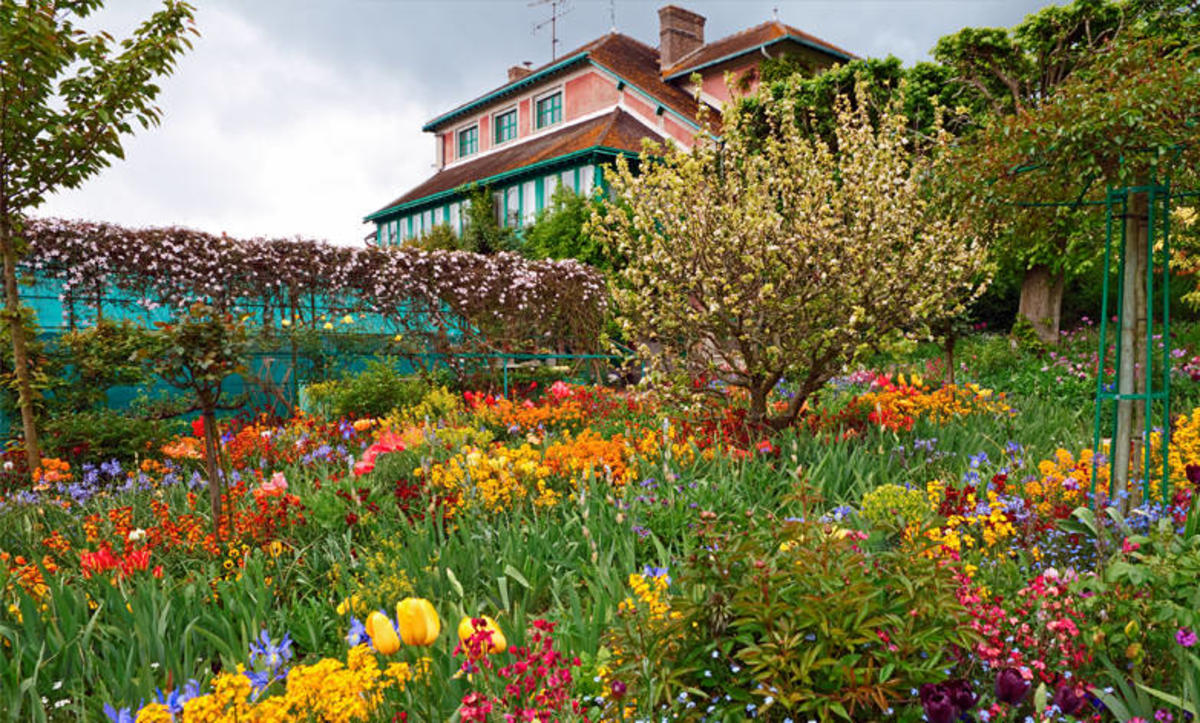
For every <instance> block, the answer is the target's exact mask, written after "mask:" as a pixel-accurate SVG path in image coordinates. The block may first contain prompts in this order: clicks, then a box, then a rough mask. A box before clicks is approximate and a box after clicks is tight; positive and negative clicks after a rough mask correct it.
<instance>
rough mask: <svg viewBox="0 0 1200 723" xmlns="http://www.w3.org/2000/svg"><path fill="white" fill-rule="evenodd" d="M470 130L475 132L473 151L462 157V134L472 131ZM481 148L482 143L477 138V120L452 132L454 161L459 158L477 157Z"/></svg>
mask: <svg viewBox="0 0 1200 723" xmlns="http://www.w3.org/2000/svg"><path fill="white" fill-rule="evenodd" d="M472 129H474V130H475V150H473V151H471V152H470V153H467V154H465V155H464V154H463V152H462V134H463V133H466V132H467V131H469V130H472ZM482 147H483V141H482V140H481V139H480V138H479V121H478V120H476V121H475V122H473V123H468V124H467V125H465V126H463V127H461V128H458V129H456V130H455V131H454V160H458V159H460V158H470V157H471V156H475V155H478V154H479V151H480V150H481V149H482Z"/></svg>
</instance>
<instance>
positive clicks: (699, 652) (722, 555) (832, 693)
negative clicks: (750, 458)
mask: <svg viewBox="0 0 1200 723" xmlns="http://www.w3.org/2000/svg"><path fill="white" fill-rule="evenodd" d="M670 574H671V576H672V581H671V584H670V586H669V588H668V589H669V591H670V592H669V596H666V595H663V596H662V597H663V598H664V599H663V600H662V601H663V602H667V603H668V604H669V612H667V611H663V610H660V611H659V613H658V615H657V617H656V615H655V612H654V611H653V609H652V606H641V607H638V606H635V609H637V610H638V612H636V613H632V614H627V615H625V616H624V617H623V620H622V621H621V623H622V624H618V626H617V627H616V630H615V631H614V633H613V636H612V640H611V643H612V645H613V646H614V647H615V648H616V649H618V650H620V651H621V655H622V660H621V662H620V663H619V664H618V665H616V666H615V667H614V670H613V673H612V677H613V678H616V679H619V680H621V681H623V682H625V683H626V684H627V685H628V686H629V688H630V696H631V697H632V698H636V699H637V701H638V706H639V712H640V713H644V714H650V713H654V714H657V711H658V710H659V708H658V706H660V705H666V706H669V707H671V706H675V707H678V708H680V709H682V708H683V704H682V703H681V701H687V700H688V699H689V698H691V697H692V696H695V697H696V700H697V703H699V704H703V702H704V701H708V700H710V699H716V700H719V703H718V704H717V705H718V707H719V709H718V710H716V711H713V715H712V718H713V719H715V720H725V719H728V718H727V717H728V716H730V715H737V713H738V712H742V713H743V714H744V712H745V711H746V710H748V709H751V708H750V706H753V707H756V708H757V709H758V711H757V716H756V717H763V718H766V719H770V720H780V719H782V718H783V717H784V716H785V715H787V716H792V717H795V716H798V715H799V716H805V717H808V718H815V719H817V720H873V719H876V718H879V717H882V716H883V715H884V714H885V711H887V710H888V709H889V708H890V707H892V706H893V705H895V704H897V703H899V702H900V701H902V700H906V699H909V698H910V693H909V691H910V690H911V689H912V688H915V687H917V686H919V685H920V684H922V683H927V682H935V681H939V680H942V679H944V678H945V677H946V672H945V670H946V668H947V667H949V666H951V665H952V664H953V662H952V661H953V654H954V653H953V651H954V650H955V649H962V648H964V647H967V646H968V645H969V644H970V642H971V637H970V635H969V633H967V632H966V630H967V626H966V625H965V622H966V620H967V616H966V611H965V610H964V609H963V608H962V607H961V605H960V604H959V603H958V601H957V599H956V598H955V595H954V589H955V583H954V580H953V579H952V576H951V575H950V573H949V571H948V570H945V569H942V568H941V566H940V565H939V564H938V563H937V562H936V561H934V560H929V559H925V558H924V557H921V556H916V555H913V554H912V551H910V550H907V551H903V552H900V551H895V550H885V551H882V552H864V551H863V550H862V549H861V548H860V547H859V546H858V544H857V543H856V540H855V539H854V538H853V537H852V536H848V535H839V534H830V532H829V531H828V530H826V529H824V528H823V527H822V525H820V524H819V523H815V522H805V521H795V522H787V523H784V524H783V526H782V528H780V527H779V523H778V522H776V521H774V520H765V519H764V520H760V519H757V518H756V517H749V518H745V517H743V518H742V519H740V520H736V521H735V520H733V519H730V520H728V521H724V522H710V523H705V524H703V526H702V527H701V528H700V530H699V539H698V541H697V550H696V552H694V553H692V554H691V555H689V556H688V557H687V558H686V560H685V562H684V564H683V565H677V566H675V567H673V568H672V569H671V571H670ZM647 607H651V609H649V610H647V609H646V608H647ZM741 668H745V670H744V671H741V670H740V669H741Z"/></svg>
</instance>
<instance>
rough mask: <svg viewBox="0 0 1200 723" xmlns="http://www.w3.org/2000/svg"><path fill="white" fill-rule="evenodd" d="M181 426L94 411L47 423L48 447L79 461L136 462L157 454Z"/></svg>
mask: <svg viewBox="0 0 1200 723" xmlns="http://www.w3.org/2000/svg"><path fill="white" fill-rule="evenodd" d="M177 426H178V425H177V424H175V423H172V422H170V421H167V420H163V419H154V418H143V417H141V416H138V414H137V413H127V412H121V411H114V410H109V409H93V410H88V411H83V412H71V413H68V414H62V415H56V416H53V417H50V418H49V419H47V420H46V428H45V433H46V448H47V449H48V450H51V451H52V452H53V453H54V455H55V456H57V457H62V458H65V459H70V460H72V461H79V462H92V463H99V462H107V461H108V460H110V459H119V460H132V459H137V458H138V457H139V456H140V457H145V456H146V455H147V454H153V453H154V452H155V449H156V445H161V444H162V441H163V440H164V439H168V438H169V437H170V435H171V433H172V432H173V431H174V429H175V428H176V427H177Z"/></svg>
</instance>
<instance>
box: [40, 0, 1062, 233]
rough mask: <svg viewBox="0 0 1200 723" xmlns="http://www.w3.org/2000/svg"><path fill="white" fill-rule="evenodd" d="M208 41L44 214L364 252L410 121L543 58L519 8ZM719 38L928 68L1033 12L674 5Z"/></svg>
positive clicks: (398, 171) (647, 10)
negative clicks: (152, 110)
mask: <svg viewBox="0 0 1200 723" xmlns="http://www.w3.org/2000/svg"><path fill="white" fill-rule="evenodd" d="M196 4H197V5H198V7H199V9H198V12H197V23H198V26H199V29H200V32H201V34H202V36H201V37H200V38H199V39H198V40H197V42H196V49H195V51H194V52H192V53H191V54H189V55H187V56H185V57H184V58H182V59H181V61H180V64H179V68H178V70H177V72H176V73H175V75H174V76H172V77H170V78H167V79H166V80H164V81H163V82H162V86H163V93H162V96H161V98H160V106H161V107H162V108H163V110H164V116H163V123H162V126H161V127H160V128H157V129H152V130H150V131H142V132H139V133H138V134H137V135H136V136H134V137H133V138H131V139H130V140H128V141H127V143H126V151H127V159H126V160H124V161H116V162H115V163H114V165H113V166H112V167H111V168H109V169H106V170H105V171H104V172H103V173H102V174H101V175H99V176H98V177H96V178H94V179H92V180H90V181H88V182H87V183H86V184H85V185H84V186H83V187H82V188H80V189H76V190H72V191H67V192H63V193H61V194H59V195H57V196H56V197H54V198H52V199H51V200H50V201H49V202H48V203H47V204H46V207H45V208H43V209H42V212H43V213H53V214H57V215H66V216H73V217H85V218H94V219H102V220H108V221H115V222H119V223H129V224H139V225H166V224H175V223H178V224H184V225H192V226H196V227H199V228H203V229H205V230H208V231H215V232H220V231H227V232H229V233H231V234H235V235H246V236H249V235H272V236H291V235H304V236H312V237H322V238H329V239H331V240H333V241H335V242H338V243H357V242H359V241H360V240H361V239H362V237H363V236H364V235H365V234H366V233H367V231H368V228H367V227H366V226H364V225H363V224H362V223H361V218H362V216H363V215H365V214H367V213H369V212H371V211H373V210H375V209H377V208H379V207H380V206H382V205H383V204H385V203H387V202H388V201H390V200H391V199H392V198H395V197H396V196H397V195H399V194H400V193H401V192H403V191H405V190H407V189H408V188H410V187H411V186H414V185H416V184H417V183H418V182H420V181H421V180H422V179H424V178H425V177H426V176H428V175H429V174H430V173H431V172H432V168H431V163H432V160H433V149H432V140H431V139H430V137H429V136H427V135H425V134H423V133H421V130H420V128H421V125H422V124H423V123H424V122H425V121H427V120H429V119H430V118H432V117H434V116H435V115H437V114H438V113H440V112H442V111H445V110H447V109H449V108H451V107H453V106H455V105H458V104H459V103H461V102H463V101H466V100H468V99H470V98H472V97H475V96H477V95H479V94H480V93H483V92H486V91H488V90H490V89H492V88H494V87H496V86H498V85H500V84H502V83H503V82H504V80H505V71H506V69H507V68H508V67H509V66H510V65H514V64H518V63H521V62H522V61H530V62H532V63H533V64H534V65H540V64H542V63H544V62H546V61H548V60H549V59H550V37H549V29H548V28H547V29H544V30H542V31H539V32H538V33H537V34H536V35H535V34H533V33H532V32H531V28H532V26H533V25H534V23H535V22H538V21H540V20H542V19H544V18H545V17H548V14H549V6H548V5H543V6H538V7H536V8H531V7H529V6H528V0H319V1H318V0H198V1H197V3H196ZM661 4H662V3H660V2H657V1H650V0H616V2H615V6H614V7H615V10H616V16H617V27H618V29H620V30H621V31H622V32H624V33H627V34H629V35H632V36H634V37H637V38H639V39H641V40H643V41H645V42H647V43H650V44H657V39H658V17H657V9H658V7H659V6H660V5H661ZM678 4H682V5H684V6H685V7H688V8H691V9H693V10H696V11H697V12H699V13H701V14H703V15H705V16H706V17H707V18H708V22H707V27H706V34H707V36H708V37H709V38H710V39H715V38H717V37H721V36H724V35H727V34H729V33H732V32H736V31H738V30H742V29H744V28H746V27H749V26H751V25H754V24H757V23H759V22H762V21H764V20H767V19H769V18H770V17H771V16H772V10H773V8H776V7H778V10H779V17H780V19H781V20H783V21H784V22H787V23H789V24H791V25H795V26H797V27H799V28H801V29H803V30H805V31H808V32H810V33H812V34H814V35H816V36H818V37H821V38H823V39H825V40H827V41H829V42H831V43H834V44H836V45H839V46H841V47H844V48H846V49H848V50H851V51H853V52H855V53H857V54H859V55H864V56H883V55H887V54H895V55H897V56H898V57H900V58H901V59H902V60H904V61H905V62H907V63H913V62H916V61H919V60H922V59H925V58H926V57H927V55H926V53H927V51H928V50H929V49H930V48H931V47H932V46H933V44H934V43H935V42H936V41H937V39H938V38H939V37H940V36H942V35H944V34H946V33H950V32H954V31H956V30H958V29H959V28H962V27H964V26H968V25H975V26H987V25H999V26H1008V25H1012V24H1015V23H1016V22H1018V21H1019V20H1020V19H1021V18H1022V17H1023V16H1024V15H1025V14H1027V13H1028V12H1031V11H1032V10H1035V9H1037V8H1038V7H1040V6H1042V5H1044V4H1046V3H1045V2H1039V1H1038V0H957V1H955V0H942V1H933V0H872V1H868V2H836V1H831V0H813V1H808V0H805V1H802V2H796V1H792V2H788V1H787V0H775V1H774V2H772V1H771V0H741V1H733V0H679V2H678ZM570 5H571V6H573V9H572V10H571V11H570V12H569V13H568V14H566V15H565V16H564V17H563V19H562V20H561V22H560V24H559V37H560V41H561V42H560V45H559V50H560V52H567V51H569V50H570V49H572V48H574V47H577V46H579V45H582V44H583V43H585V42H587V41H589V40H591V39H593V38H595V37H596V36H598V35H600V34H602V33H604V32H607V31H608V29H609V27H610V25H611V22H610V4H609V2H608V0H574V1H573V2H571V3H570ZM155 6H156V3H155V2H153V0H119V1H118V0H110V2H109V7H108V8H106V9H105V10H104V11H103V13H102V14H101V15H99V16H98V17H97V18H96V19H95V20H94V21H93V22H92V23H91V24H92V25H93V26H95V25H100V26H103V27H105V28H107V29H110V30H111V31H113V32H114V33H115V34H118V36H119V35H121V34H124V33H127V32H128V31H129V29H131V28H132V27H133V26H134V24H135V23H136V22H138V21H139V20H140V19H141V18H143V17H145V16H147V15H149V13H150V12H152V11H153V9H154V8H155Z"/></svg>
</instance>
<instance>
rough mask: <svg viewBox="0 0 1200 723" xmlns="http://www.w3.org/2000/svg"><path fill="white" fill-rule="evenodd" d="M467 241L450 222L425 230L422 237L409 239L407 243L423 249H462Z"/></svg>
mask: <svg viewBox="0 0 1200 723" xmlns="http://www.w3.org/2000/svg"><path fill="white" fill-rule="evenodd" d="M464 244H465V241H464V239H462V238H460V237H459V235H458V234H457V233H455V232H454V229H452V228H450V225H449V224H444V223H439V224H436V225H435V226H434V227H433V228H431V229H429V230H428V231H426V232H425V235H423V236H421V237H420V238H416V239H413V240H412V241H409V242H408V243H407V244H406V245H407V246H412V247H414V248H418V249H421V250H422V251H461V250H463V247H464Z"/></svg>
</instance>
